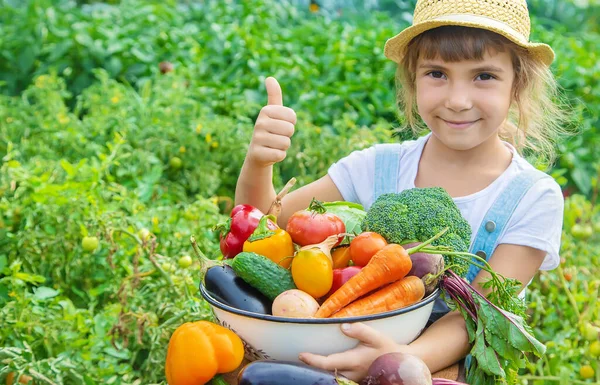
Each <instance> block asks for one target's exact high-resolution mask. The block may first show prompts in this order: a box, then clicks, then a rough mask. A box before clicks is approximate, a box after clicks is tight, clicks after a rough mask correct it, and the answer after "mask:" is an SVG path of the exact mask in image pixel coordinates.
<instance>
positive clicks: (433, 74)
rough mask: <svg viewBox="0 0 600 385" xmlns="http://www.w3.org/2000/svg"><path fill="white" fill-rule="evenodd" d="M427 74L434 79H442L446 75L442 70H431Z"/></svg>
mask: <svg viewBox="0 0 600 385" xmlns="http://www.w3.org/2000/svg"><path fill="white" fill-rule="evenodd" d="M427 75H428V76H431V77H432V78H434V79H442V78H443V76H444V74H443V73H442V72H440V71H431V72H429V73H428V74H427Z"/></svg>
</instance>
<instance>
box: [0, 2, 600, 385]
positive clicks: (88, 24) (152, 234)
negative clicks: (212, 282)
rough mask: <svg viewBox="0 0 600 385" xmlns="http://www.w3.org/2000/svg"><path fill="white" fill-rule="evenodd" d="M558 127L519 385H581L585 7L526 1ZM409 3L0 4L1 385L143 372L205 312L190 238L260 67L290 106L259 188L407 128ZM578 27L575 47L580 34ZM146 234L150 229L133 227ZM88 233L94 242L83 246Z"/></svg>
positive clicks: (586, 324) (591, 197) (592, 141)
mask: <svg viewBox="0 0 600 385" xmlns="http://www.w3.org/2000/svg"><path fill="white" fill-rule="evenodd" d="M528 4H529V8H530V11H531V14H532V23H533V27H532V28H533V31H532V32H533V33H532V40H535V41H543V42H546V43H548V44H550V45H551V46H552V47H553V48H554V49H555V51H556V54H557V60H556V61H555V63H554V64H553V67H552V68H553V71H554V73H555V74H556V76H557V78H558V80H559V83H560V85H561V87H562V88H563V94H564V96H565V98H567V99H568V101H569V103H570V104H571V106H572V109H573V114H572V122H571V124H570V125H569V127H568V129H569V130H570V131H571V132H572V133H573V135H572V136H570V137H569V138H566V139H565V140H564V141H562V142H561V143H559V144H558V145H557V149H558V154H559V156H558V159H557V161H556V162H555V163H554V164H552V165H545V164H538V163H537V162H536V159H535V157H534V155H535V154H529V155H532V157H531V158H530V159H531V161H532V162H534V163H536V165H537V166H538V167H539V168H542V169H545V170H547V171H548V172H549V173H550V174H551V175H552V176H553V177H554V178H555V179H556V180H557V182H558V183H559V184H560V185H561V186H562V188H563V191H564V195H565V197H566V210H565V222H564V234H563V246H562V252H561V255H562V257H563V261H562V263H561V266H560V267H559V268H557V269H556V270H554V271H551V272H542V273H540V274H539V275H538V277H537V278H536V279H535V281H534V283H533V284H532V286H531V287H532V290H529V291H528V300H529V301H530V304H529V308H530V314H531V318H530V323H531V325H532V326H533V328H534V330H535V333H536V336H537V337H538V339H540V340H541V341H542V342H544V343H546V344H547V346H548V352H547V354H546V356H545V357H544V358H542V359H541V360H534V359H532V362H531V364H530V365H529V366H528V367H527V369H526V370H524V371H523V373H522V374H523V376H522V377H521V378H522V383H523V384H528V383H531V384H547V383H556V384H558V383H560V384H576V383H600V373H599V372H600V370H599V369H600V368H599V362H598V361H599V358H598V357H599V355H600V339H599V338H600V337H599V334H598V331H599V330H600V329H599V328H600V321H599V313H600V311H599V309H600V306H599V305H598V291H599V287H600V279H599V278H598V277H599V276H600V267H599V266H600V256H599V254H600V235H599V233H600V212H599V210H598V206H597V205H596V203H597V195H598V186H597V182H598V177H599V173H600V156H599V154H600V117H599V115H600V87H599V85H598V81H599V79H600V60H599V50H598V41H600V36H599V35H600V30H599V28H600V27H599V16H600V4H599V2H598V1H570V0H569V1H565V0H560V1H559V0H536V1H530V2H529V3H528ZM413 8H414V1H391V0H381V1H376V0H371V1H364V2H362V1H341V0H340V1H322V2H310V1H277V0H249V1H212V0H206V1H183V0H180V1H174V0H161V1H152V0H124V1H107V2H95V1H67V0H36V1H33V0H31V1H27V0H0V156H1V157H2V163H0V325H1V330H0V380H3V379H4V378H6V377H7V375H8V373H10V372H12V373H15V374H21V373H25V374H27V375H29V376H31V377H33V378H34V379H35V382H36V383H37V384H86V385H92V384H100V383H103V384H113V383H114V384H155V383H156V384H158V383H164V374H163V371H164V358H165V354H166V346H167V343H168V339H169V337H170V334H171V332H172V331H173V330H174V329H175V328H176V327H177V326H178V325H180V324H181V323H183V322H185V321H191V320H196V319H199V318H206V317H209V309H208V307H207V305H206V304H205V303H204V302H203V301H201V300H200V299H199V296H198V294H197V284H198V272H199V265H198V262H197V261H195V262H194V263H193V264H192V266H187V263H185V260H186V258H182V257H185V256H186V255H189V254H190V253H191V248H190V245H189V237H190V235H195V236H196V238H197V239H198V242H199V244H200V246H201V248H202V249H203V250H204V251H205V252H207V253H209V255H212V256H213V257H216V256H218V239H217V235H216V234H215V233H214V232H213V231H212V230H211V228H212V226H213V225H215V224H216V223H218V222H220V221H222V220H223V219H224V218H225V217H226V214H227V213H228V210H229V209H230V208H231V204H232V197H233V193H234V188H235V182H236V179H237V176H238V173H239V170H240V167H241V164H242V161H243V158H244V155H245V151H246V148H247V145H248V143H249V139H250V136H251V133H252V128H253V124H254V120H255V119H256V117H257V115H258V112H259V110H260V108H261V107H262V106H263V105H264V103H265V102H266V94H265V91H264V86H263V82H264V79H265V78H266V77H267V76H275V77H276V78H277V79H278V80H279V82H280V84H281V86H282V89H283V93H284V104H286V105H287V106H289V107H292V108H293V109H295V110H296V112H297V113H298V124H297V132H296V134H295V135H294V139H293V146H292V148H291V149H290V151H289V152H288V157H287V158H286V160H285V161H284V162H282V163H281V164H278V165H277V166H276V170H275V184H276V188H278V189H279V188H281V187H282V186H283V184H284V183H285V182H286V181H287V180H289V179H290V178H291V177H296V178H297V179H298V180H299V184H304V183H307V182H309V181H312V180H314V179H316V178H318V177H320V176H322V175H323V174H324V173H325V172H326V170H327V168H328V167H329V165H331V163H333V162H334V161H336V160H338V159H339V158H341V157H343V156H345V155H347V154H349V153H350V152H351V151H353V150H358V149H362V148H365V147H368V146H370V145H372V144H373V143H377V142H381V141H394V140H402V139H407V138H408V137H407V136H406V134H404V135H396V134H395V133H394V129H395V128H397V127H398V126H399V125H400V124H401V123H402V121H403V118H402V116H401V115H399V114H398V112H397V108H396V104H395V96H394V95H395V90H394V70H395V68H394V64H393V63H392V62H390V61H388V60H386V59H385V58H384V56H383V45H384V43H385V41H386V39H387V38H389V37H391V36H393V35H395V34H396V33H398V32H399V31H400V30H401V29H402V28H404V27H405V26H407V25H408V24H409V23H410V21H411V17H412V10H413ZM594 42H596V43H594ZM148 234H149V235H148ZM96 241H98V246H97V247H95V246H96Z"/></svg>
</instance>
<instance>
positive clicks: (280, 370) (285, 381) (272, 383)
mask: <svg viewBox="0 0 600 385" xmlns="http://www.w3.org/2000/svg"><path fill="white" fill-rule="evenodd" d="M238 385H357V384H356V383H355V382H352V381H350V380H348V379H346V378H343V377H340V376H337V377H336V375H335V374H333V373H331V372H328V371H325V370H321V369H317V368H313V367H311V366H308V365H306V364H302V363H296V362H291V361H254V362H251V363H249V364H248V365H246V366H245V367H244V368H243V369H242V370H241V371H240V373H239V374H238Z"/></svg>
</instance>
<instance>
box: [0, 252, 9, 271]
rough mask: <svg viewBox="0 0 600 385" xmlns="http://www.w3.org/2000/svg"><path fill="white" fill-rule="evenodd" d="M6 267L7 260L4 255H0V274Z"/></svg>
mask: <svg viewBox="0 0 600 385" xmlns="http://www.w3.org/2000/svg"><path fill="white" fill-rule="evenodd" d="M7 265H8V259H7V258H6V255H0V273H2V271H3V270H4V269H5V268H6V266H7Z"/></svg>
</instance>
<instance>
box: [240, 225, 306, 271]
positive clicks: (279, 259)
mask: <svg viewBox="0 0 600 385" xmlns="http://www.w3.org/2000/svg"><path fill="white" fill-rule="evenodd" d="M268 219H271V220H272V221H273V222H275V223H276V222H277V220H276V218H275V217H273V216H272V215H265V216H263V217H262V218H261V219H260V222H258V227H257V228H256V230H254V232H253V233H252V235H250V237H249V238H248V240H247V241H246V242H244V247H243V250H244V251H248V252H253V253H256V254H260V255H262V256H265V257H267V258H269V259H270V260H271V261H273V262H275V263H277V264H279V265H280V266H283V267H285V268H286V269H287V268H288V267H289V266H290V264H291V263H292V258H291V257H292V256H293V255H294V243H293V242H292V237H291V236H290V235H289V234H288V233H287V231H285V230H283V229H281V228H279V227H278V228H277V229H276V230H270V229H269V228H268V227H267V220H268Z"/></svg>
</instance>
